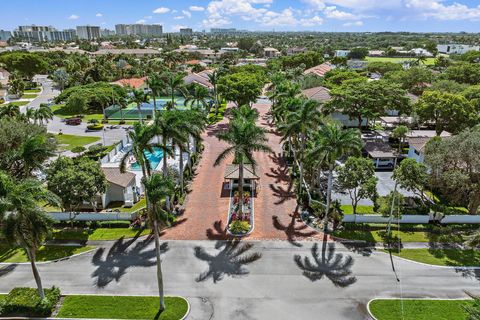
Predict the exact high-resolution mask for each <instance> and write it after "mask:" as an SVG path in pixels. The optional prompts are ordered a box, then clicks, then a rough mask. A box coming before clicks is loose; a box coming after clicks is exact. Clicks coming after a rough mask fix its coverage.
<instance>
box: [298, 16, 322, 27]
mask: <svg viewBox="0 0 480 320" xmlns="http://www.w3.org/2000/svg"><path fill="white" fill-rule="evenodd" d="M300 24H301V25H302V26H304V27H314V26H319V25H321V24H323V19H322V18H320V17H319V16H314V17H312V18H309V19H300Z"/></svg>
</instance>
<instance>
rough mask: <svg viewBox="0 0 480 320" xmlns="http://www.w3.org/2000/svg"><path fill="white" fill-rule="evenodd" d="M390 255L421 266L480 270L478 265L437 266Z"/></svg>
mask: <svg viewBox="0 0 480 320" xmlns="http://www.w3.org/2000/svg"><path fill="white" fill-rule="evenodd" d="M404 250H409V249H404ZM410 250H415V249H410ZM377 252H380V253H383V254H387V255H388V253H387V252H384V251H383V249H382V250H377ZM392 257H394V258H397V259H400V260H403V261H406V262H412V263H416V264H419V265H422V266H427V267H435V268H442V269H456V270H458V269H463V270H480V266H476V267H475V266H439V265H436V264H429V263H424V262H418V261H415V260H411V259H407V258H403V257H399V256H396V255H394V254H392Z"/></svg>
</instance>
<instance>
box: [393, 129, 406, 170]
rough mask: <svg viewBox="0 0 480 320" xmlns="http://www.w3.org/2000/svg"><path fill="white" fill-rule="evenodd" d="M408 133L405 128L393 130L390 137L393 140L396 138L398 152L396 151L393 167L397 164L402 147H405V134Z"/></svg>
mask: <svg viewBox="0 0 480 320" xmlns="http://www.w3.org/2000/svg"><path fill="white" fill-rule="evenodd" d="M409 131H410V129H408V127H407V126H403V125H401V126H398V127H396V128H395V129H393V132H392V136H393V137H394V138H397V139H398V140H399V141H398V151H397V157H396V158H395V166H397V162H398V157H400V154H401V151H402V146H403V145H405V139H406V138H407V134H408V132H409Z"/></svg>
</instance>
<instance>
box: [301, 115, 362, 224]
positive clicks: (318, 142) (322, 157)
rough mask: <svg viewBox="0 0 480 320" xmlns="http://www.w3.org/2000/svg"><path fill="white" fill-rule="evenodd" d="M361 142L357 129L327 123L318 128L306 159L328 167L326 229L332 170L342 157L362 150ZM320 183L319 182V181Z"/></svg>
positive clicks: (330, 196) (330, 199)
mask: <svg viewBox="0 0 480 320" xmlns="http://www.w3.org/2000/svg"><path fill="white" fill-rule="evenodd" d="M362 146H363V142H362V139H361V137H360V132H359V131H358V129H346V130H344V129H342V127H341V126H340V125H339V124H338V123H327V124H325V125H324V126H322V127H320V129H319V131H318V133H317V134H316V136H315V139H314V141H313V147H312V149H311V150H310V151H309V153H308V157H310V158H311V159H313V160H314V161H315V162H316V163H318V164H319V166H320V165H326V166H328V184H327V203H326V210H325V216H324V218H323V219H324V227H325V230H326V228H327V221H328V214H329V211H330V204H331V202H332V187H333V170H334V169H335V162H336V161H337V160H338V159H340V158H341V157H343V156H346V155H349V154H355V153H358V152H360V150H361V149H362ZM319 183H320V181H319Z"/></svg>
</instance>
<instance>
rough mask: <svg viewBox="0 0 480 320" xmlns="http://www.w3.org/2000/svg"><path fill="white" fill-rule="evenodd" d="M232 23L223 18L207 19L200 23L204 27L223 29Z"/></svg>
mask: <svg viewBox="0 0 480 320" xmlns="http://www.w3.org/2000/svg"><path fill="white" fill-rule="evenodd" d="M230 23H232V22H231V21H230V20H228V19H225V18H208V19H204V20H203V21H202V25H203V26H204V27H213V28H215V27H224V26H227V25H229V24H230Z"/></svg>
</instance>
